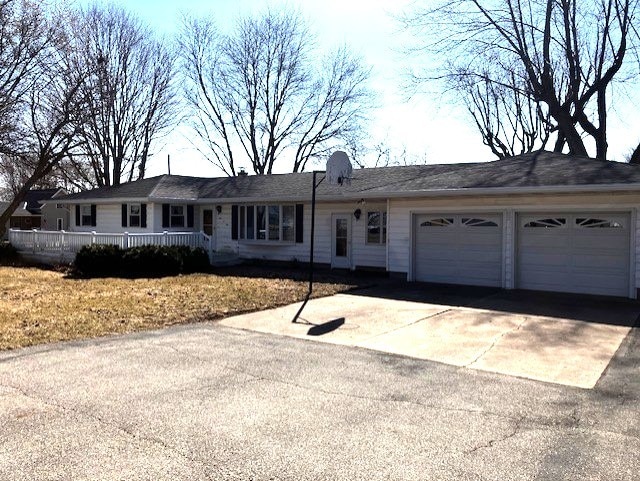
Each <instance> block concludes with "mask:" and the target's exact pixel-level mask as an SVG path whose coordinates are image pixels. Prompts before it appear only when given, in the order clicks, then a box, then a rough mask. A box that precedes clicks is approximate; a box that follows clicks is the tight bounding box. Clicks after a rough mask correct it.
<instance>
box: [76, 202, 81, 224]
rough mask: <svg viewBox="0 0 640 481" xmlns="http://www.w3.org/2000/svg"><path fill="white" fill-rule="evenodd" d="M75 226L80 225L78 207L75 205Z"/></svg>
mask: <svg viewBox="0 0 640 481" xmlns="http://www.w3.org/2000/svg"><path fill="white" fill-rule="evenodd" d="M76 225H77V226H79V225H80V206H79V205H76Z"/></svg>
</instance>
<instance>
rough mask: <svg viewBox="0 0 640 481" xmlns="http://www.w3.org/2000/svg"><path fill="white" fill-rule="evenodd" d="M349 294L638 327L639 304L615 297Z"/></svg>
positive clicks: (395, 289)
mask: <svg viewBox="0 0 640 481" xmlns="http://www.w3.org/2000/svg"><path fill="white" fill-rule="evenodd" d="M349 294H351V295H356V296H366V297H376V298H381V299H392V300H403V301H413V302H424V303H428V304H440V305H446V306H454V307H469V308H474V309H486V310H491V311H498V312H504V313H507V314H522V315H529V316H543V317H555V318H561V319H571V320H575V321H585V322H592V323H599V324H608V325H617V326H626V327H634V326H638V325H640V302H638V301H636V300H632V299H625V298H618V297H606V296H592V295H583V294H565V293H555V292H541V291H525V290H504V289H499V288H495V287H476V286H460V285H452V284H430V283H422V282H412V283H409V282H394V283H392V282H388V283H383V284H380V285H377V286H375V287H370V288H363V289H356V290H353V291H351V292H350V293H349Z"/></svg>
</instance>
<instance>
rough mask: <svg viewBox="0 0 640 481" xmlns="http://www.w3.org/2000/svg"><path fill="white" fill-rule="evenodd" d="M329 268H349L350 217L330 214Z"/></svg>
mask: <svg viewBox="0 0 640 481" xmlns="http://www.w3.org/2000/svg"><path fill="white" fill-rule="evenodd" d="M331 267H337V268H340V269H350V268H351V215H349V214H331Z"/></svg>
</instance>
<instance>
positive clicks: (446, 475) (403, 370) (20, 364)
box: [0, 323, 640, 481]
mask: <svg viewBox="0 0 640 481" xmlns="http://www.w3.org/2000/svg"><path fill="white" fill-rule="evenodd" d="M639 451H640V336H639V335H638V330H637V329H634V330H632V332H631V334H630V335H629V336H628V337H627V338H626V339H625V341H624V342H623V344H622V346H621V348H620V349H619V350H618V352H617V353H616V355H615V356H614V359H613V361H612V363H611V364H610V366H609V368H608V369H607V370H606V372H605V373H604V375H603V377H602V379H601V380H600V381H599V382H598V384H597V386H596V387H595V388H594V389H578V388H574V387H569V386H562V385H560V384H552V383H541V382H537V381H530V380H527V379H521V378H516V377H512V376H504V375H498V374H493V373H491V372H486V371H478V370H473V369H465V368H458V367H455V366H450V365H447V364H442V363H436V362H431V361H424V360H420V359H413V358H409V357H404V356H396V355H391V354H386V353H383V352H379V351H373V350H368V349H359V348H352V347H348V346H343V345H336V344H329V343H320V342H309V341H306V340H301V339H295V338H292V337H287V336H275V335H270V334H261V333H257V332H254V331H243V330H237V329H230V328H226V327H224V326H220V325H219V324H217V323H202V324H194V325H189V326H176V327H172V328H168V329H163V330H160V331H154V332H145V333H138V334H133V335H125V336H114V337H107V338H103V339H97V340H88V341H83V342H74V343H61V344H52V345H48V346H39V347H36V348H29V349H20V350H16V351H8V352H3V353H0V479H1V480H11V481H39V480H47V481H53V480H60V481H66V480H105V481H107V480H113V481H120V480H148V481H176V480H212V481H219V480H281V481H289V480H291V481H306V480H308V481H314V480H348V481H358V480H362V481H365V480H366V481H378V480H379V481H388V480H402V481H404V480H406V481H429V480H433V481H481V480H487V481H489V480H490V481H494V480H495V481H502V480H516V479H517V480H522V481H557V480H578V479H579V480H587V481H610V480H616V481H637V479H638V470H639V468H640V466H639V463H638V456H637V453H638V452H639Z"/></svg>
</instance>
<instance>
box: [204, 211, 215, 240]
mask: <svg viewBox="0 0 640 481" xmlns="http://www.w3.org/2000/svg"><path fill="white" fill-rule="evenodd" d="M202 231H203V232H204V233H205V234H207V235H209V236H210V235H213V209H203V210H202Z"/></svg>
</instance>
